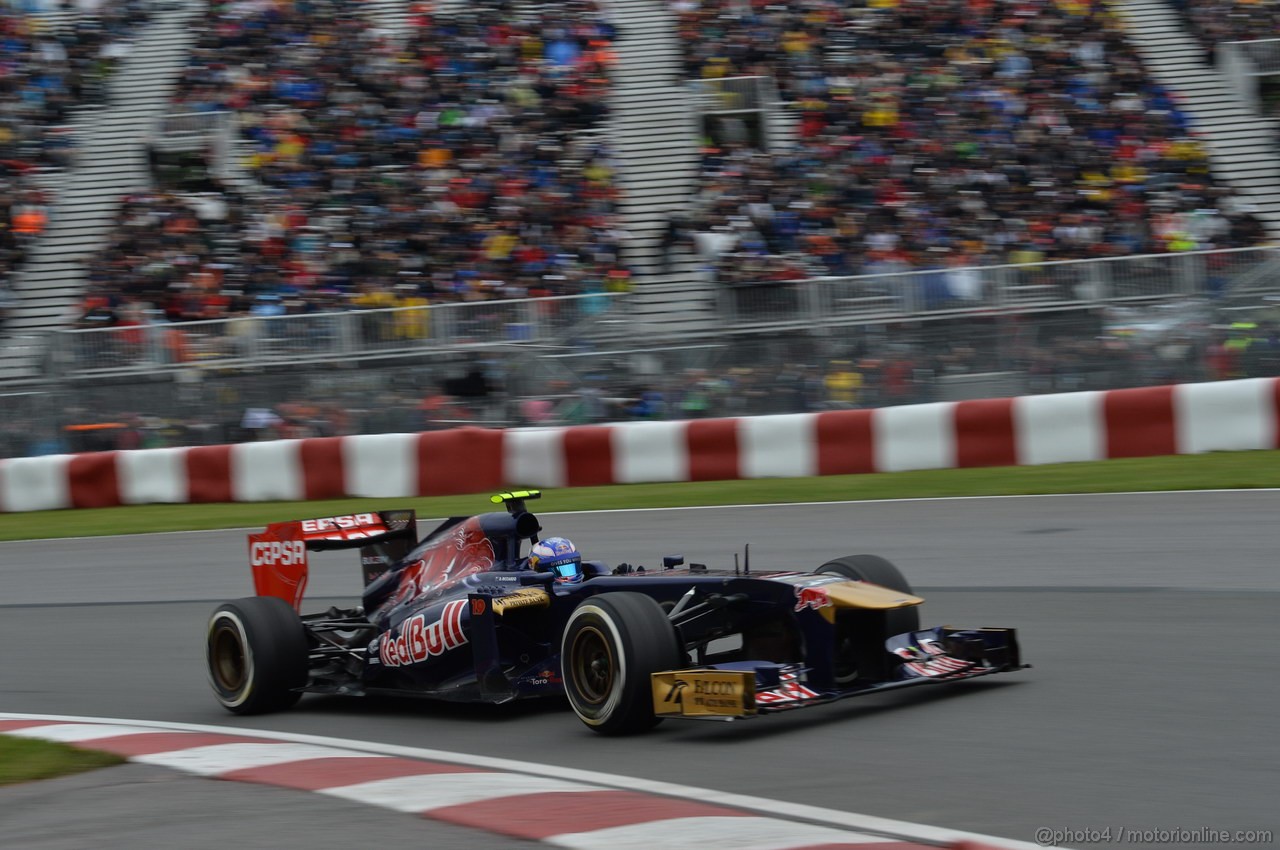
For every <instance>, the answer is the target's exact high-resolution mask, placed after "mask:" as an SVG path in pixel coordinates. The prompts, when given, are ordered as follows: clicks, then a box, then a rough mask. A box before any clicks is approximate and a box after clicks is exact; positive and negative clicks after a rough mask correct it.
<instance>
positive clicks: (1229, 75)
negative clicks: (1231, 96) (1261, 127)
mask: <svg viewBox="0 0 1280 850" xmlns="http://www.w3.org/2000/svg"><path fill="white" fill-rule="evenodd" d="M1215 52H1216V56H1217V62H1216V64H1217V66H1218V71H1219V72H1220V73H1221V74H1222V75H1223V77H1224V78H1226V80H1227V83H1228V84H1229V85H1230V86H1231V88H1232V89H1233V90H1234V91H1235V92H1236V94H1237V95H1239V96H1240V98H1241V99H1242V100H1243V101H1244V102H1245V105H1247V106H1248V107H1249V108H1250V109H1252V110H1253V111H1254V112H1256V113H1258V114H1259V115H1261V114H1263V113H1264V112H1265V110H1264V108H1263V104H1262V97H1261V93H1260V88H1261V86H1260V81H1261V78H1262V77H1268V76H1271V75H1273V74H1280V38H1264V39H1257V40H1254V41H1224V42H1220V43H1219V44H1218V46H1217V50H1216V51H1215Z"/></svg>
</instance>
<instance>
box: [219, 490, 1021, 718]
mask: <svg viewBox="0 0 1280 850" xmlns="http://www.w3.org/2000/svg"><path fill="white" fill-rule="evenodd" d="M538 496H539V493H538V492H537V491H520V492H514V493H504V494H501V495H499V496H494V497H493V501H494V502H495V503H496V504H504V505H505V507H506V510H505V511H504V512H495V513H486V514H481V515H479V516H473V517H454V518H451V519H448V520H446V521H444V522H443V523H441V524H440V525H439V527H437V528H436V529H435V530H434V531H432V532H431V533H430V534H428V535H427V536H426V537H424V538H422V539H421V540H419V539H418V538H417V525H416V521H415V516H414V512H413V511H408V510H388V511H379V512H376V513H366V514H354V515H350V516H340V517H328V518H325V519H313V520H301V521H295V522H282V523H275V524H272V525H270V526H268V527H267V529H266V530H265V531H264V532H262V533H261V534H251V535H250V536H249V554H250V561H251V566H252V570H253V577H254V585H255V588H256V590H257V593H258V596H256V597H249V598H246V599H240V600H236V601H234V602H227V603H225V604H223V605H221V606H219V607H218V608H217V609H216V610H215V611H214V613H213V616H212V617H211V618H210V620H209V625H208V634H207V659H208V665H209V680H210V683H211V684H212V686H213V691H214V693H215V695H216V696H217V699H218V701H219V702H220V703H221V704H222V705H223V706H224V707H225V708H227V709H228V710H230V711H232V712H235V713H237V714H252V713H259V712H267V711H275V710H279V709H284V708H288V707H289V706H291V705H293V704H294V703H295V702H297V700H298V698H299V697H300V696H301V695H302V694H303V693H321V694H350V695H364V694H374V693H382V694H400V695H414V696H424V697H432V698H436V699H444V700H459V701H468V702H491V703H502V702H507V701H509V700H514V699H523V698H529V697H546V696H556V695H560V694H564V695H565V696H566V697H568V701H569V704H570V706H572V708H573V710H574V712H575V713H576V714H577V715H578V717H579V718H580V719H581V720H582V722H583V723H585V724H586V725H587V726H589V727H590V728H591V729H593V730H595V731H596V732H600V733H603V734H624V733H632V732H638V731H642V730H645V729H649V728H651V727H652V726H654V725H655V724H656V723H658V722H659V721H661V720H662V719H663V718H666V717H681V718H700V719H734V718H746V717H754V716H758V715H762V714H768V713H772V712H778V711H789V710H792V709H796V708H803V707H806V706H812V705H819V704H822V703H828V702H832V701H835V700H839V699H845V698H847V697H853V696H859V695H862V694H869V693H877V692H880V691H886V690H890V689H894V688H904V687H912V686H915V685H924V684H931V683H939V682H952V681H957V680H962V679H972V678H975V677H979V676H988V675H991V674H993V673H1001V672H1006V671H1011V670H1016V669H1018V668H1019V667H1021V666H1023V665H1022V663H1021V660H1020V657H1019V652H1018V641H1017V636H1016V634H1015V632H1014V630H1013V629H1004V628H980V629H959V628H953V627H950V626H944V627H939V628H929V629H921V628H920V624H919V614H918V609H917V607H916V606H918V605H919V604H920V602H921V601H922V600H921V599H920V598H919V597H916V596H914V595H912V593H911V588H910V586H909V585H908V584H907V582H906V579H904V578H903V577H902V574H901V573H900V572H898V570H897V569H896V568H895V567H894V566H893V565H892V564H890V563H889V562H888V561H886V560H884V559H883V558H878V557H876V556H873V555H852V556H848V557H843V558H837V559H835V560H833V561H829V562H828V563H826V564H824V565H822V566H821V567H819V568H818V569H817V570H815V571H814V572H812V573H810V572H792V571H776V570H775V571H767V572H754V571H752V569H751V565H750V563H749V560H744V561H743V563H742V564H741V566H739V565H738V562H737V557H736V556H735V558H734V567H733V569H721V570H712V569H708V568H707V567H706V566H705V565H703V564H689V565H688V566H687V567H683V558H681V557H680V556H678V555H673V556H667V557H665V558H664V559H663V567H662V568H661V569H645V568H644V567H631V566H630V565H628V564H620V565H618V566H617V567H615V568H612V569H611V568H609V567H607V566H606V565H604V564H602V563H600V562H597V561H583V562H580V563H579V564H578V569H579V574H578V575H577V576H576V577H575V578H574V579H573V580H567V579H565V578H564V577H563V576H561V575H560V573H559V572H558V571H557V570H540V569H536V568H533V567H535V566H536V565H537V558H536V557H530V556H529V555H528V554H526V552H529V551H538V548H537V547H535V544H538V546H541V545H542V544H540V543H539V540H540V538H539V532H540V531H541V530H542V528H541V525H540V524H539V522H538V519H537V517H536V516H534V514H532V513H531V512H530V511H529V510H528V509H527V508H526V502H527V501H528V500H530V499H535V498H537V497H538ZM526 544H527V547H526ZM348 548H358V549H359V550H360V561H361V566H362V572H363V575H364V580H365V588H364V592H363V598H362V599H361V603H360V605H359V606H357V607H353V608H347V609H338V608H331V609H329V610H328V611H325V612H323V613H317V614H306V615H302V616H299V614H298V609H299V606H300V603H301V600H302V595H303V592H304V590H305V587H306V579H307V553H308V552H309V551H314V550H325V549H348ZM746 554H747V558H748V559H749V550H748V552H747V553H746Z"/></svg>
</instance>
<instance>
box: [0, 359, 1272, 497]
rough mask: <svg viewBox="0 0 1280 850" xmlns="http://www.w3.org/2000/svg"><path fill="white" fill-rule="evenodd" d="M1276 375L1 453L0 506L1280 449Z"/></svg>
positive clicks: (382, 492) (418, 490)
mask: <svg viewBox="0 0 1280 850" xmlns="http://www.w3.org/2000/svg"><path fill="white" fill-rule="evenodd" d="M1278 420H1280V379H1276V378H1254V379H1249V380H1241V381H1223V382H1219V383H1205V384H1180V385H1176V386H1164V387H1145V388H1141V389H1130V390H1111V391H1107V392H1081V393H1063V394H1057V395H1040V396H1023V397H1019V398H1011V399H1008V398H1006V399H989V400H982V401H961V402H938V403H934V404H916V405H908V406H903V407H886V408H879V409H876V410H845V411H831V412H825V413H798V414H787V415H782V416H756V417H745V418H741V419H703V420H692V421H676V422H628V423H621V424H613V425H589V426H575V427H566V428H522V429H512V430H506V431H503V430H486V429H480V428H458V429H455V430H451V431H437V432H430V433H424V434H376V435H368V436H357V437H324V438H315V439H306V440H277V441H273V442H265V443H244V444H240V445H233V446H203V447H198V448H176V449H145V450H141V451H129V452H98V453H92V454H80V455H52V456H47V457H34V458H17V459H12V460H5V461H3V462H0V511H36V510H49V509H55V508H89V507H108V506H113V505H137V504H144V503H149V502H255V501H298V500H304V499H333V498H339V497H343V496H377V497H386V498H398V497H400V498H402V497H407V496H437V495H450V494H458V493H475V492H482V491H485V490H496V489H502V488H505V487H512V486H523V487H583V486H589V485H596V484H629V483H637V482H645V481H711V480H716V479H734V478H781V477H795V476H807V475H838V474H845V473H862V472H897V471H901V470H908V469H948V468H955V467H975V466H1019V465H1033V464H1044V463H1066V462H1070V461H1085V460H1103V459H1106V458H1120V457H1141V456H1151V455H1170V454H1196V453H1199V452H1209V451H1243V450H1250V449H1274V448H1280V443H1278V442H1277V434H1278V429H1277V421H1278Z"/></svg>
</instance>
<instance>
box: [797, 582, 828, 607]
mask: <svg viewBox="0 0 1280 850" xmlns="http://www.w3.org/2000/svg"><path fill="white" fill-rule="evenodd" d="M830 607H831V597H830V596H828V595H827V591H826V588H822V587H797V588H796V610H797V611H803V610H804V609H806V608H812V609H813V610H815V611H816V610H818V609H819V608H830Z"/></svg>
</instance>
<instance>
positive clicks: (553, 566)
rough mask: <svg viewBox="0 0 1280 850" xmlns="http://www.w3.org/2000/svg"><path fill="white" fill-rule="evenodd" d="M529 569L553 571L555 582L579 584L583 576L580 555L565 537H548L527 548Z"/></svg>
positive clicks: (571, 542)
mask: <svg viewBox="0 0 1280 850" xmlns="http://www.w3.org/2000/svg"><path fill="white" fill-rule="evenodd" d="M528 564H529V569H531V570H537V571H538V572H553V573H555V576H556V578H555V581H556V584H579V583H581V582H582V580H583V578H584V573H583V571H582V555H581V554H579V552H578V548H577V547H576V546H574V545H573V541H572V540H570V539H569V538H567V537H548V538H547V539H546V540H541V541H539V542H537V543H535V544H533V548H531V549H530V550H529V558H528Z"/></svg>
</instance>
